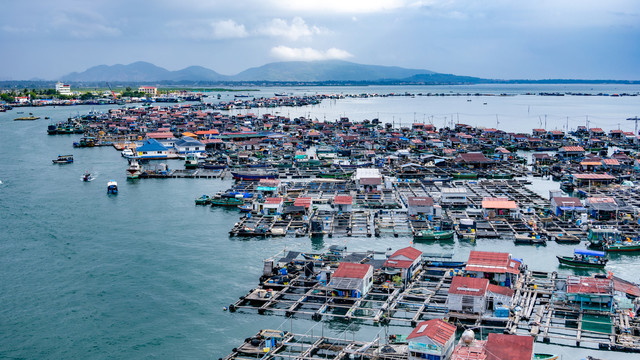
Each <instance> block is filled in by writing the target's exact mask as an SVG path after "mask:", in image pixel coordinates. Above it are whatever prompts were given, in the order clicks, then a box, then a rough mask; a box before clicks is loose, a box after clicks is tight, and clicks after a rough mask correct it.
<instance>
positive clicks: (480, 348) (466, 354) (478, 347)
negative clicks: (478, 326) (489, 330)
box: [451, 340, 487, 360]
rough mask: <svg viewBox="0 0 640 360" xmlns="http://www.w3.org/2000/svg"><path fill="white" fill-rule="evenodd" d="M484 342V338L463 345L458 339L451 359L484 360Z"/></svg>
mask: <svg viewBox="0 0 640 360" xmlns="http://www.w3.org/2000/svg"><path fill="white" fill-rule="evenodd" d="M485 344H486V341H485V340H473V342H472V343H471V345H464V344H463V343H462V341H460V343H458V345H456V347H455V349H454V350H453V353H452V354H451V360H486V358H487V356H486V355H485V353H484V346H485Z"/></svg>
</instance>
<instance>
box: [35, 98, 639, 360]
mask: <svg viewBox="0 0 640 360" xmlns="http://www.w3.org/2000/svg"><path fill="white" fill-rule="evenodd" d="M360 96H365V95H360ZM372 96H373V95H372ZM340 97H341V95H335V94H332V95H318V96H314V97H313V98H308V97H304V98H301V97H295V96H287V95H286V94H282V95H274V96H273V97H272V98H268V99H265V100H260V101H258V102H257V103H256V100H255V99H253V98H252V99H251V100H245V99H237V100H235V101H233V102H231V103H222V102H221V103H219V104H217V105H216V106H211V105H208V104H204V103H189V104H175V105H159V104H145V106H133V107H123V108H117V109H111V110H109V111H106V112H95V111H92V112H90V113H88V114H83V115H80V116H76V117H71V118H69V119H68V120H67V121H64V122H59V123H54V124H51V125H49V127H48V130H47V131H48V134H50V135H58V134H69V133H77V134H83V135H82V138H81V139H80V140H79V141H77V142H75V143H74V144H73V145H74V147H96V146H112V147H114V148H115V149H117V150H118V151H120V152H121V155H122V157H124V158H125V159H127V160H128V161H127V162H128V165H127V166H124V167H123V170H122V171H123V172H125V171H126V174H127V178H128V179H129V180H131V181H141V182H144V181H145V180H144V179H147V178H154V179H158V178H165V179H171V178H197V179H231V178H233V179H235V182H234V183H233V185H232V186H231V187H230V188H229V189H227V190H225V191H222V192H219V193H215V194H194V198H195V204H196V206H199V205H207V206H212V207H218V206H220V207H226V208H229V209H237V211H238V221H237V222H236V223H235V224H230V225H229V228H228V229H227V231H228V233H229V236H232V237H246V238H251V237H257V238H271V237H280V236H290V237H307V238H309V237H310V238H322V237H326V238H332V237H336V238H349V237H365V238H366V237H376V238H385V237H387V238H388V239H389V241H390V243H389V244H390V245H391V244H392V239H395V238H405V239H406V238H408V239H410V241H411V244H413V243H433V242H441V243H447V242H450V243H453V242H456V241H457V242H468V243H470V244H481V242H482V239H500V240H501V241H505V242H512V243H515V244H519V245H530V246H545V245H546V244H547V243H548V242H556V243H558V244H562V246H563V249H565V248H566V250H565V251H563V252H562V253H559V254H556V255H557V256H556V257H557V260H558V264H559V266H560V268H561V269H566V271H563V272H557V271H539V270H531V269H530V267H529V266H528V263H529V262H530V261H532V259H527V258H520V255H519V254H517V253H514V254H511V253H504V252H500V251H484V250H486V249H482V247H481V246H480V247H479V248H478V250H474V251H471V254H470V255H469V258H468V259H464V260H460V259H456V260H454V259H453V257H452V255H451V254H449V255H443V254H427V253H423V252H422V251H420V250H417V249H416V248H414V247H412V246H408V247H404V248H395V247H390V248H389V250H388V251H382V252H380V251H373V250H372V251H366V252H349V251H348V249H347V248H346V247H343V246H335V245H333V246H332V247H331V248H329V249H326V250H325V251H320V252H317V253H305V252H300V251H294V250H291V251H285V252H283V253H280V254H277V255H275V256H273V257H270V258H268V259H265V261H264V271H263V274H262V276H261V277H260V279H259V281H258V287H257V288H254V289H247V291H248V292H247V293H246V294H244V295H243V294H236V295H237V296H240V300H238V301H236V302H232V303H230V304H229V306H228V307H227V308H225V310H229V311H231V312H233V313H236V312H237V313H239V314H240V313H245V312H251V311H254V310H255V311H257V313H258V314H279V315H284V316H287V317H307V318H310V319H313V320H315V321H319V322H322V321H323V319H325V318H330V319H341V320H343V321H347V322H350V321H359V322H365V323H370V324H372V325H377V324H394V325H399V326H405V327H407V328H408V329H407V332H406V333H405V334H397V335H393V336H387V337H386V338H382V339H381V338H380V337H379V336H378V337H377V338H376V339H374V340H372V341H370V342H358V341H355V340H353V341H347V340H345V339H337V338H330V337H324V336H315V337H313V336H311V337H310V336H309V335H308V333H307V334H294V333H291V332H289V331H285V330H283V329H280V330H275V329H271V330H269V329H265V330H263V331H261V332H260V333H259V334H257V335H256V336H254V337H251V338H247V340H245V343H244V344H239V346H237V347H236V348H235V349H234V350H233V351H232V352H231V353H230V354H229V355H228V356H227V357H226V358H225V359H245V358H265V359H285V358H297V359H312V358H325V357H328V356H330V357H334V358H343V357H351V356H360V357H361V358H367V359H414V358H433V359H469V358H474V359H475V358H477V359H484V358H487V359H489V358H509V359H531V358H532V356H534V355H533V354H534V348H535V342H536V341H538V342H543V343H551V344H556V345H561V346H566V345H568V346H581V347H586V348H593V349H599V350H605V349H606V350H614V351H627V352H638V351H640V321H638V320H637V319H636V316H637V315H638V314H640V300H639V299H640V287H639V286H638V285H637V284H635V283H634V280H635V279H622V278H620V277H618V276H616V274H615V273H613V272H611V271H608V270H607V260H608V256H610V255H611V254H617V255H619V256H625V254H632V253H633V252H637V251H640V238H639V236H638V234H640V231H639V230H640V216H639V210H640V192H639V191H638V187H637V186H636V185H635V182H636V181H637V179H638V174H639V173H640V160H639V158H638V149H639V148H640V136H638V135H637V128H636V130H635V131H623V130H610V131H608V132H605V131H604V130H603V129H601V128H595V127H589V126H588V124H585V126H578V127H577V128H576V129H575V130H572V131H570V132H567V131H563V130H547V129H544V128H535V129H532V130H531V132H530V133H512V132H506V131H503V130H500V129H498V128H485V127H473V126H469V125H466V124H461V123H455V124H452V126H449V127H444V128H442V127H441V128H438V127H436V126H435V125H433V124H431V123H420V122H416V123H411V124H409V125H406V126H400V127H398V126H394V124H391V123H383V122H381V121H379V120H378V119H371V120H363V121H351V120H350V119H349V118H348V117H346V116H345V117H340V118H338V119H334V120H323V121H320V120H318V119H315V118H313V119H312V118H310V117H309V118H307V117H297V118H293V119H291V118H288V117H285V116H282V115H274V114H269V113H267V114H262V115H257V114H254V113H251V112H248V111H245V113H244V114H240V113H237V114H235V115H231V114H232V113H233V112H234V109H245V110H246V109H247V108H251V107H253V106H262V104H263V103H273V104H278V105H277V106H303V105H305V104H307V102H308V101H311V100H313V101H321V100H322V99H330V98H340ZM248 101H251V103H250V104H249V103H248ZM258 103H259V104H258ZM256 104H258V105H256ZM223 110H226V111H227V112H228V113H223V112H222V111H223ZM630 120H634V119H630ZM635 120H637V119H635ZM628 123H629V124H633V123H632V122H628ZM633 125H635V124H633ZM176 159H182V160H183V161H181V160H176ZM169 164H171V166H169ZM175 164H180V165H179V166H176V165H175ZM536 180H540V181H545V182H546V184H548V185H547V186H546V187H548V189H546V190H545V191H544V193H540V192H536V191H533V190H532V189H531V188H530V186H529V185H530V184H531V182H532V181H536ZM167 181H171V180H167ZM214 181H215V180H214ZM553 184H555V185H553ZM192 201H193V200H192ZM574 269H578V270H579V272H578V273H574ZM238 316H242V315H238ZM465 329H467V330H466V331H465V333H464V334H463V335H462V336H461V337H460V336H456V334H457V335H460V331H463V330H465ZM469 329H474V330H476V332H477V331H478V330H479V329H480V330H481V331H484V333H485V334H486V333H490V335H489V337H488V338H479V339H477V336H476V335H477V334H474V333H473V331H471V330H469ZM457 340H458V341H457ZM504 344H509V345H508V346H504ZM514 344H519V345H518V346H516V345H514ZM497 349H501V350H497ZM500 351H504V354H503V355H496V354H501V352H500ZM491 354H492V355H491ZM491 356H494V357H491ZM496 356H497V357H496ZM535 358H536V359H556V358H557V356H556V355H553V354H540V353H537V352H536V354H535Z"/></svg>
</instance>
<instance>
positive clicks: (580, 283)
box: [567, 275, 614, 311]
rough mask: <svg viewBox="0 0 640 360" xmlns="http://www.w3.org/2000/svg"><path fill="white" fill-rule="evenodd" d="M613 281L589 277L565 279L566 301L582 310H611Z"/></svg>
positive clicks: (569, 277)
mask: <svg viewBox="0 0 640 360" xmlns="http://www.w3.org/2000/svg"><path fill="white" fill-rule="evenodd" d="M613 289H614V288H613V280H612V279H609V278H597V277H589V276H573V275H570V276H568V277H567V300H568V301H569V302H572V303H573V304H574V305H578V306H580V310H581V311H582V310H583V309H597V310H607V311H612V310H613Z"/></svg>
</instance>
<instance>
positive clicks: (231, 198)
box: [210, 194, 244, 207]
mask: <svg viewBox="0 0 640 360" xmlns="http://www.w3.org/2000/svg"><path fill="white" fill-rule="evenodd" d="M210 202H211V206H236V207H237V206H238V205H244V199H243V197H242V195H232V194H217V195H215V196H214V197H212V198H211V201H210Z"/></svg>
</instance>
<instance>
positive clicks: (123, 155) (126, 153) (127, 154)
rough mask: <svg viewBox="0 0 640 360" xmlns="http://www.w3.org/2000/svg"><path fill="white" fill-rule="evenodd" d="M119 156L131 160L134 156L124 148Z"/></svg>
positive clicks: (129, 150)
mask: <svg viewBox="0 0 640 360" xmlns="http://www.w3.org/2000/svg"><path fill="white" fill-rule="evenodd" d="M120 155H122V157H124V158H132V157H134V156H135V154H134V153H133V150H131V149H130V148H125V149H124V150H122V152H121V153H120Z"/></svg>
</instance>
